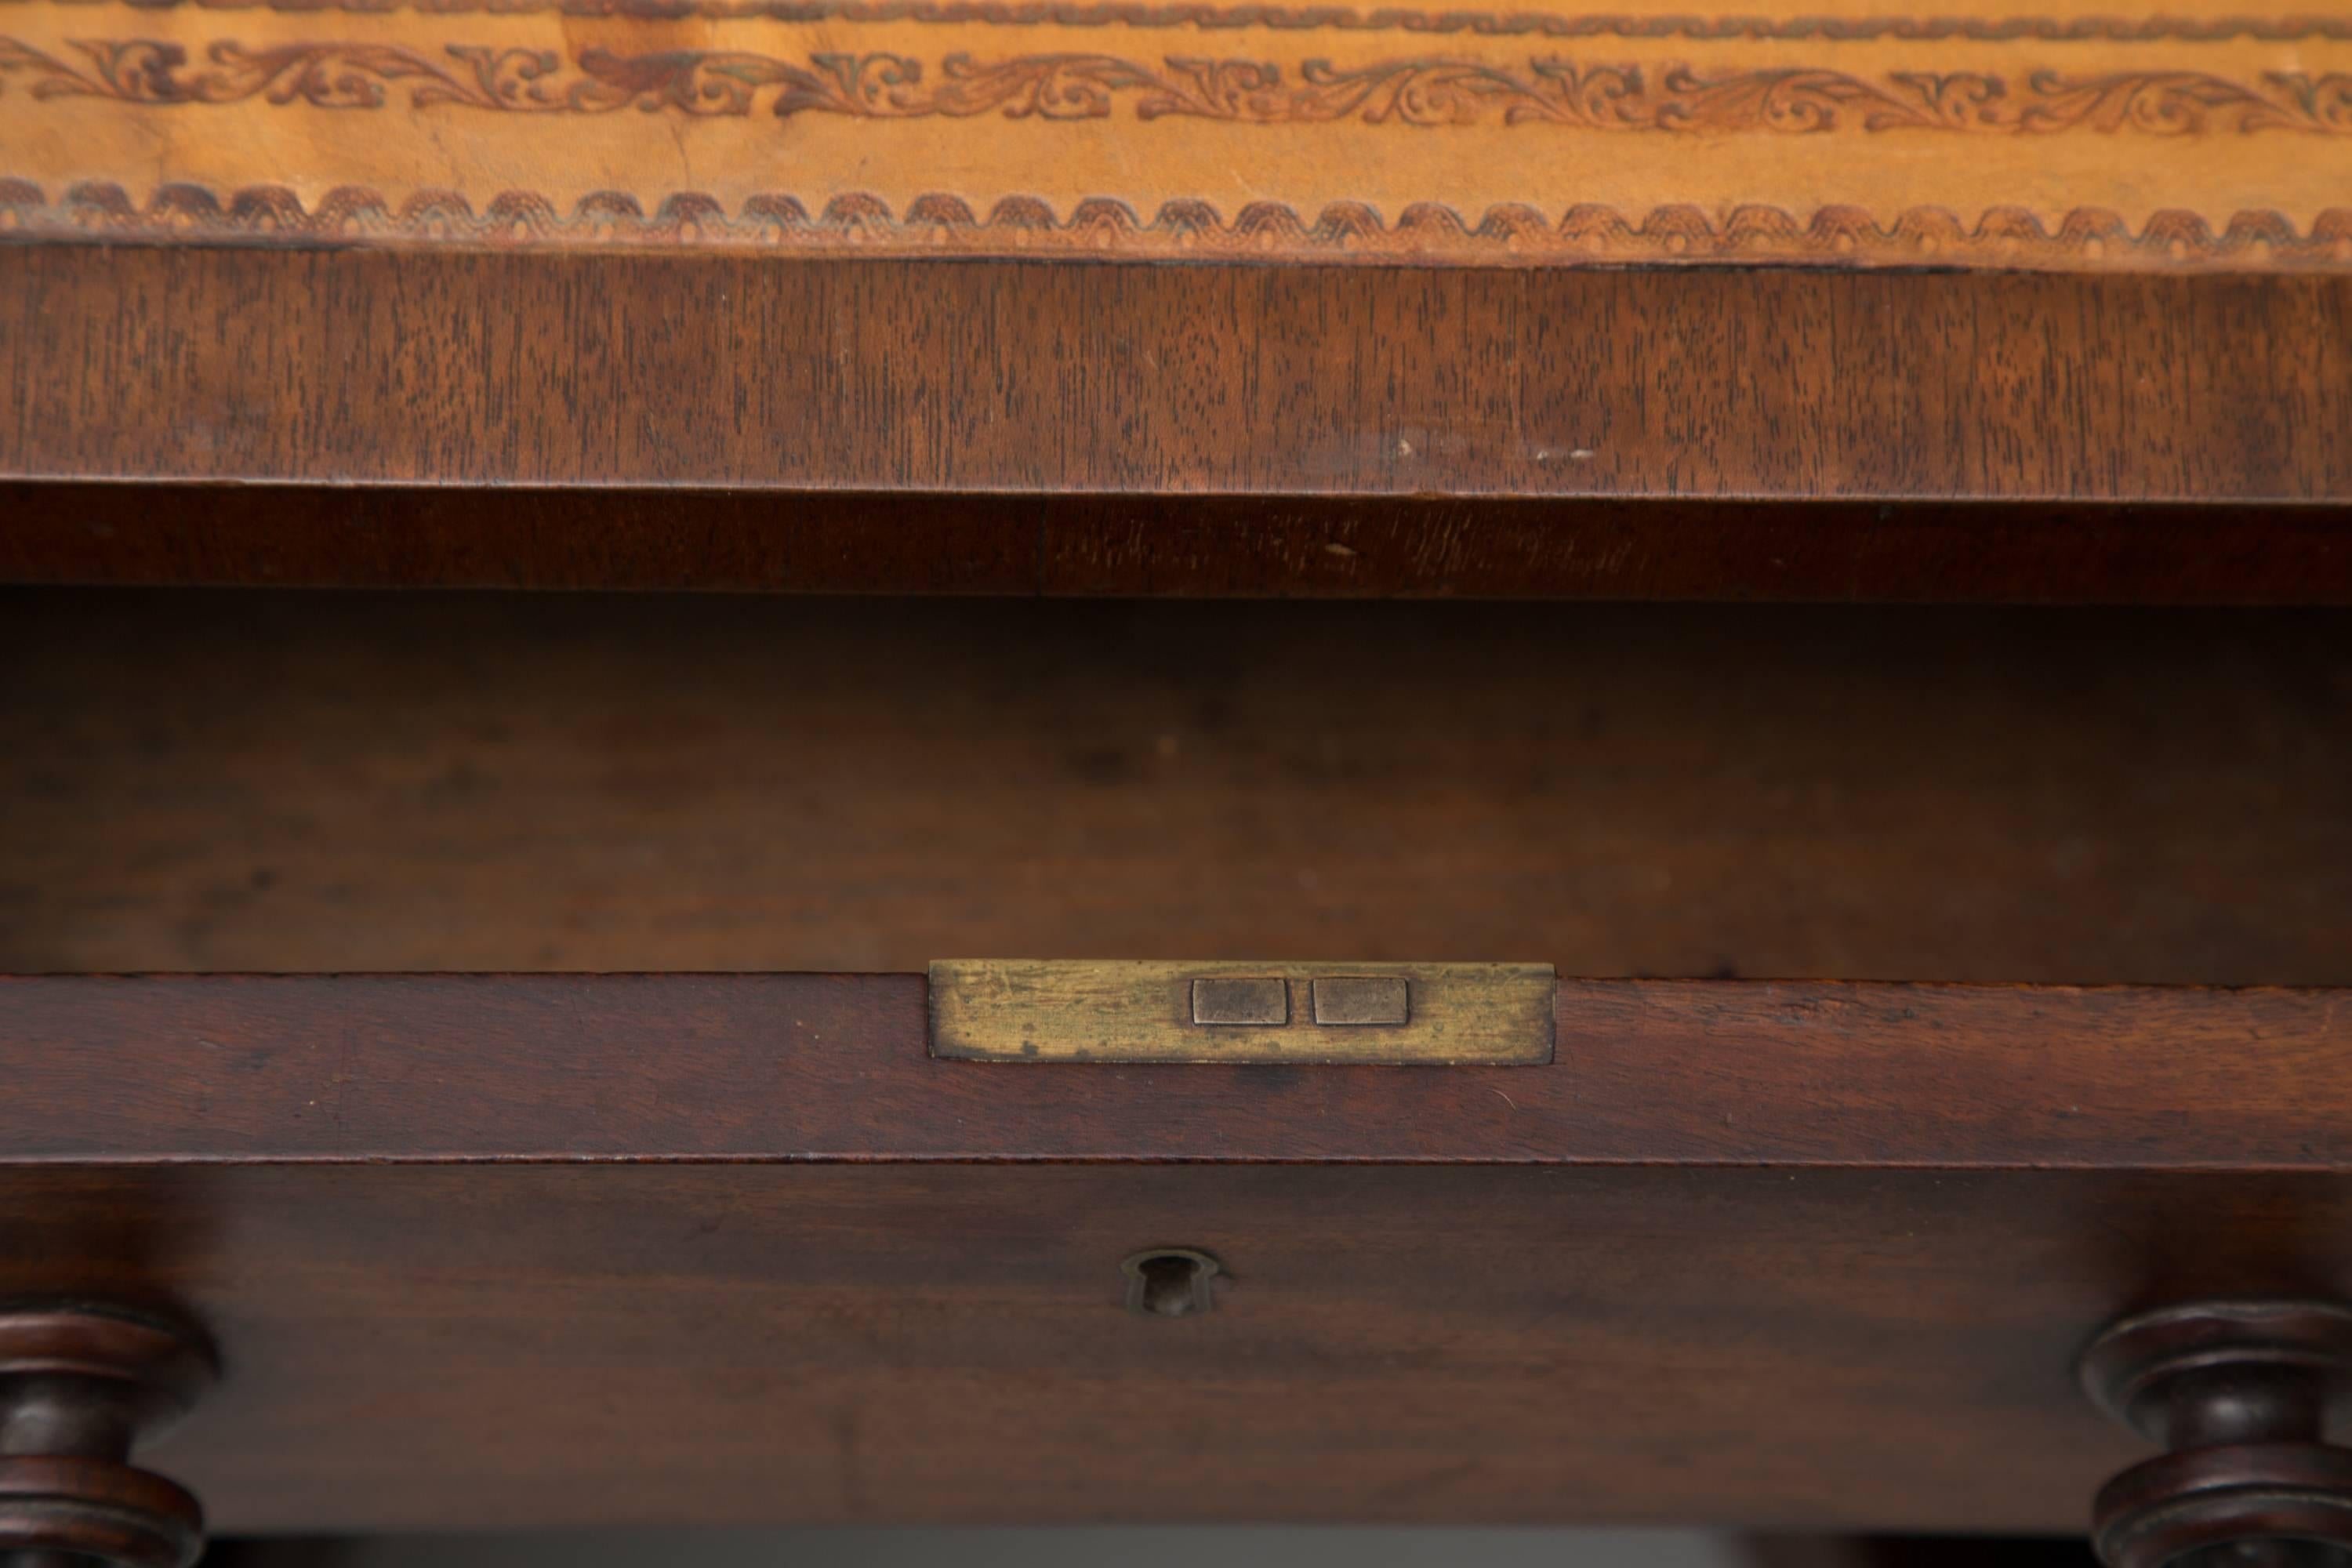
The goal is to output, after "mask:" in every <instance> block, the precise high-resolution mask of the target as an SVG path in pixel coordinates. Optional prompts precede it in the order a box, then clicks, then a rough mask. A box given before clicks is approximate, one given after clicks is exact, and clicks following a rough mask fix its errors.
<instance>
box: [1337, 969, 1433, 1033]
mask: <svg viewBox="0 0 2352 1568" xmlns="http://www.w3.org/2000/svg"><path fill="white" fill-rule="evenodd" d="M1315 1021H1316V1022H1317V1023H1318V1024H1324V1025H1331V1024H1339V1025H1345V1026H1349V1027H1362V1026H1366V1025H1371V1024H1409V1023H1411V1022H1412V981H1411V980H1410V979H1408V978H1407V977H1405V976H1404V975H1402V974H1332V975H1323V974H1318V975H1317V976H1316V977H1315Z"/></svg>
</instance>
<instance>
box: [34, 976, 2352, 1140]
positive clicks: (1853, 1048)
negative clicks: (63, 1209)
mask: <svg viewBox="0 0 2352 1568" xmlns="http://www.w3.org/2000/svg"><path fill="white" fill-rule="evenodd" d="M926 1001H927V995H926V987H925V984H924V980H923V977H922V976H920V975H914V974H909V975H848V976H826V975H801V974H781V975H472V976H431V975H424V976H409V975H373V976H366V975H300V976H294V975H289V976H278V977H254V976H234V975H216V976H193V977H147V978H140V977H117V978H107V977H85V976H58V977H53V978H39V977H15V978H7V979H0V1065H5V1072H6V1075H7V1079H8V1081H9V1083H10V1086H11V1087H10V1092H9V1094H8V1096H7V1098H6V1100H5V1104H0V1151H5V1158H7V1159H10V1160H17V1161H57V1160H70V1161H83V1162H117V1161H127V1160H141V1161H148V1160H163V1161H189V1160H269V1161H299V1160H324V1161H334V1162H351V1161H360V1162H364V1161H370V1160H504V1159H574V1160H577V1159H606V1160H647V1159H658V1160H678V1159H690V1160H711V1159H717V1160H743V1159H754V1160H775V1159H783V1160H846V1161H873V1160H965V1161H970V1160H1020V1161H1071V1160H1091V1161H1133V1160H1182V1161H1254V1160H1255V1161H1262V1160H1317V1161H1408V1162H1410V1161H1422V1162H1439V1163H1459V1162H1483V1163H1535V1164H1568V1165H1584V1164H1681V1165H1713V1164H1722V1165H1750V1164H1767V1163H1769V1164H1785V1165H1791V1166H1840V1165H1876V1166H1938V1167H1950V1168H1999V1169H2008V1168H2022V1167H2064V1168H2069V1169H2091V1170H2097V1169H2105V1170H2183V1171H2193V1170H2227V1171H2236V1172H2241V1173H2244V1172H2268V1171H2319V1172H2338V1171H2345V1170H2352V1049H2348V1048H2347V1047H2352V1006H2347V1005H2346V1003H2345V999H2344V993H2343V992H2341V991H2338V990H2288V989H2249V990H2205V989H2198V988H2188V987H2184V988H2162V987H2156V988H2149V987H2128V986H2126V987H2095V988H2088V989H2084V988H2077V987H2034V986H1920V985H1877V984H1832V983H1825V982H1793V981H1791V982H1773V981H1582V982H1574V983H1567V984H1563V985H1562V986H1561V988H1560V991H1559V994H1558V997H1557V1000H1556V1003H1555V1025H1554V1026H1555V1035H1556V1038H1557V1048H1556V1052H1555V1055H1554V1058H1553V1060H1552V1062H1551V1063H1550V1064H1549V1065H1546V1066H1541V1067H1489V1068H1477V1067H1314V1068H1308V1067H1300V1068H1290V1067H1265V1066H1228V1065H1224V1064H1214V1065H1182V1066H1145V1065H1139V1064H1128V1063H1120V1064H1102V1065H1097V1064H1075V1063H1074V1064H1067V1065H1063V1066H1047V1065H1042V1064H1040V1065H1034V1066H1033V1065H1029V1064H1018V1065H1016V1064H1011V1063H995V1062H966V1061H950V1060H940V1059H936V1058H932V1057H931V1056H930V1055H929V1051H928V1048H927V1042H926V1037H925V1036H926V1030H925V1013H926Z"/></svg>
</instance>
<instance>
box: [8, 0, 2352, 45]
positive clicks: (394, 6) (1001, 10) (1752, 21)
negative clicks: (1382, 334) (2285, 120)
mask: <svg viewBox="0 0 2352 1568" xmlns="http://www.w3.org/2000/svg"><path fill="white" fill-rule="evenodd" d="M108 3H110V0H0V5H7V4H15V5H33V4H47V5H104V4H108ZM132 3H133V4H136V5H139V6H140V7H141V8H142V9H144V10H157V11H168V10H175V9H178V8H181V7H183V6H190V7H194V8H195V9H198V10H205V11H254V10H268V11H275V12H279V13H284V14H293V15H308V14H316V13H320V12H345V13H352V14H359V15H370V16H382V15H392V14H397V13H400V12H403V11H413V12H415V13H417V14H419V15H424V16H464V15H476V14H482V13H489V14H495V15H499V16H537V15H543V14H547V13H555V14H558V15H562V16H595V17H635V18H641V19H647V20H673V19H677V18H684V17H697V18H705V19H711V20H734V19H746V18H758V19H763V20H772V21H782V22H831V21H842V22H928V23H942V24H958V25H969V24H978V25H982V26H1012V27H1034V26H1062V27H1101V26H1121V27H1199V28H1203V29H1210V28H1228V27H1265V28H1268V29H1272V30H1279V31H1295V32H1313V31H1319V30H1323V29H1332V30H1337V31H1344V32H1367V33H1385V32H1406V33H1433V34H1452V33H1469V34H1473V35H1476V36H1480V37H1529V36H1532V37H1547V38H1696V39H1802V40H1818V41H1822V42H1828V43H1856V42H1868V41H1871V40H1874V39H1880V38H1891V39H1897V40H1911V41H1920V42H1936V41H1940V40H1945V39H1966V40H1970V41H1975V42H1983V43H2012V42H2031V43H2051V44H2057V43H2157V42H2175V43H2225V42H2229V41H2231V40H2234V39H2240V38H2247V39H2253V40H2256V41H2260V42H2265V43H2297V42H2302V41H2304V40H2306V39H2314V38H2332V39H2352V16H2323V15H2315V14H2296V15H2288V16H2216V17H2210V18H2200V17H2193V16H2068V17H2055V16H1695V15H1694V16H1626V15H1622V14H1618V13H1612V12H1588V13H1581V14H1577V15H1568V16H1562V15H1558V14H1554V13H1548V12H1539V11H1500V12H1496V11H1453V10H1448V11H1418V10H1411V9H1403V8H1397V7H1389V6H1383V7H1381V8H1380V9H1378V10H1373V11H1360V10H1358V9H1356V8H1355V7H1353V6H1346V5H1306V6H1292V5H1213V4H1207V3H1204V0H1173V3H1169V4H1153V3H1151V0H132Z"/></svg>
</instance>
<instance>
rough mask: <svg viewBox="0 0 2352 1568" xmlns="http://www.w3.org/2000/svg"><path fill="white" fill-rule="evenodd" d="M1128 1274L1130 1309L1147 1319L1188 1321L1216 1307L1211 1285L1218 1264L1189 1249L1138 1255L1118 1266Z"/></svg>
mask: <svg viewBox="0 0 2352 1568" xmlns="http://www.w3.org/2000/svg"><path fill="white" fill-rule="evenodd" d="M1119 1267H1120V1268H1123V1269H1124V1270H1126V1273H1127V1308H1128V1310H1129V1311H1130V1312H1136V1313H1139V1314H1141V1315H1142V1316H1144V1317H1147V1318H1189V1317H1191V1316H1192V1315H1193V1314H1194V1313H1196V1312H1205V1311H1207V1310H1209V1308H1210V1307H1211V1306H1212V1305H1213V1302H1214V1298H1213V1296H1212V1295H1211V1293H1210V1284H1209V1282H1210V1281H1211V1280H1213V1279H1215V1278H1216V1277H1217V1275H1218V1274H1219V1273H1220V1272H1221V1271H1222V1270H1221V1269H1220V1268H1219V1266H1218V1263H1217V1260H1216V1259H1215V1258H1212V1257H1210V1256H1209V1255H1208V1254H1207V1253H1205V1252H1200V1251H1196V1250H1194V1249H1193V1248H1192V1247H1154V1248H1153V1249H1152V1250H1150V1252H1139V1253H1137V1254H1136V1255H1135V1256H1134V1257H1132V1258H1129V1259H1128V1260H1127V1261H1126V1262H1125V1263H1123V1264H1121V1265H1120V1266H1119Z"/></svg>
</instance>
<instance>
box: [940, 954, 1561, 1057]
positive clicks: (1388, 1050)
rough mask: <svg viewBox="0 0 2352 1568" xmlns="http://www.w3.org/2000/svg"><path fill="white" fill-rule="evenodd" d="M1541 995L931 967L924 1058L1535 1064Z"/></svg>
mask: <svg viewBox="0 0 2352 1568" xmlns="http://www.w3.org/2000/svg"><path fill="white" fill-rule="evenodd" d="M1196 983H1197V984H1196ZM1553 984H1554V980H1553V975H1552V968H1551V965H1550V964H1548V963H1272V962H1258V963H1168V962H1164V961H1160V960H1156V959H1154V960H1137V961H1132V962H1129V961H1116V962H1114V961H1104V960H1075V961H1054V960H1042V959H986V958H962V959H941V960H939V961H938V962H936V963H933V964H932V965H931V1055H933V1056H934V1057H940V1058H952V1059H956V1060H962V1061H1013V1062H1022V1061H1027V1062H1088V1061H1092V1062H1282V1063H1291V1064H1310V1063H1318V1064H1340V1063H1358V1064H1365V1063H1372V1064H1377V1063H1390V1064H1407V1065H1414V1066H1424V1067H1442V1066H1454V1065H1464V1066H1473V1065H1475V1066H1487V1067H1539V1066H1541V1065H1543V1064H1544V1063H1546V1062H1549V1061H1550V1060H1551V1052H1552V1016H1551V1002H1552V989H1553ZM1274 1018H1287V1019H1288V1022H1287V1023H1271V1022H1255V1021H1253V1020H1259V1019H1274ZM1400 1018H1401V1019H1402V1021H1401V1022H1397V1021H1390V1020H1396V1019H1400Z"/></svg>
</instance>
